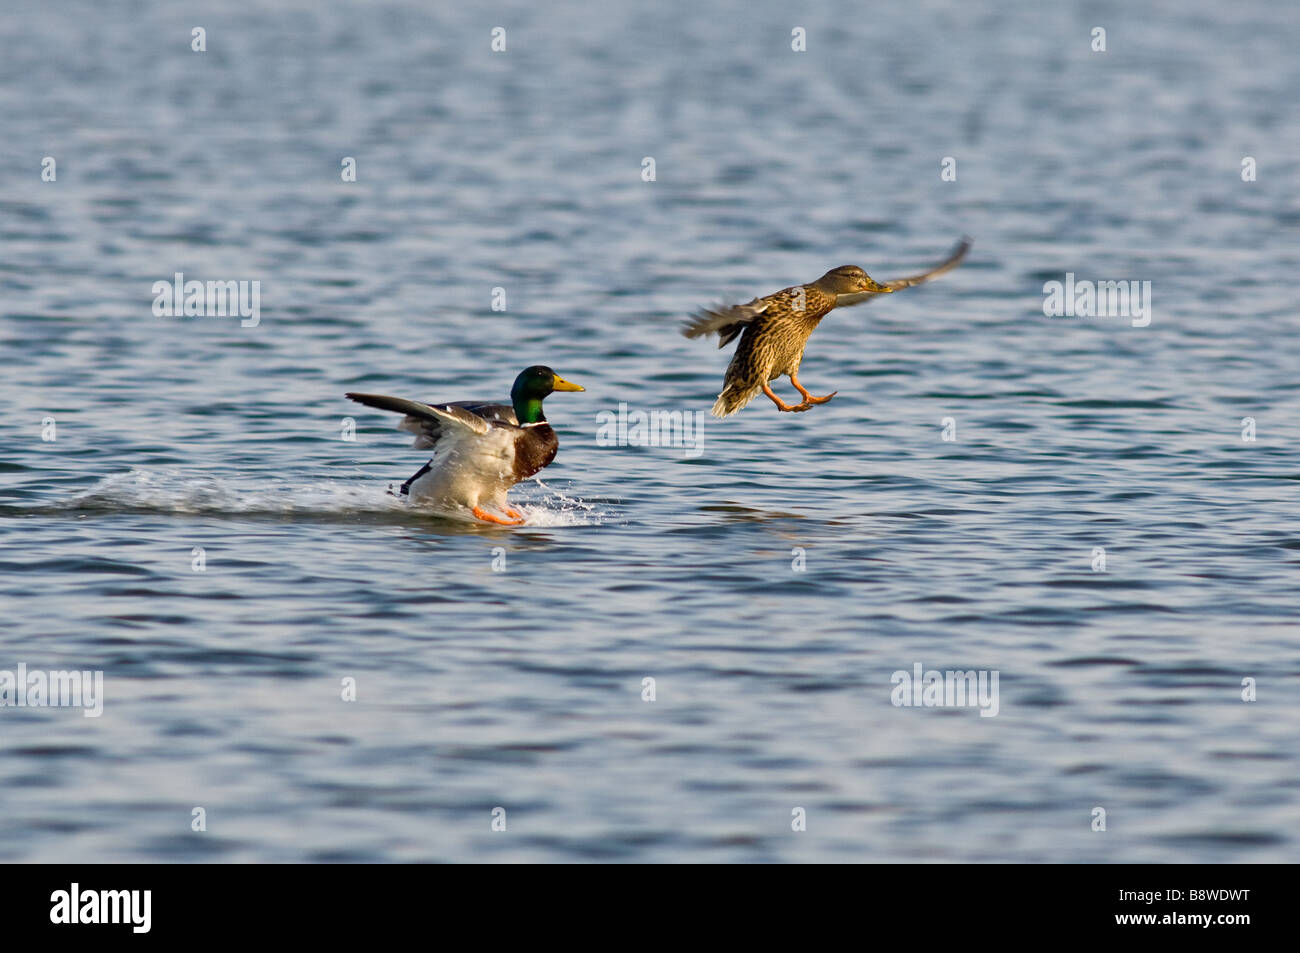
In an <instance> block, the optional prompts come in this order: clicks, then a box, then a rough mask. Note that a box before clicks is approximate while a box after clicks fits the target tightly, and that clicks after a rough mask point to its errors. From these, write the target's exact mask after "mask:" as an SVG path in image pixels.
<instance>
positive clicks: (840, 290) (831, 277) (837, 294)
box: [682, 239, 970, 417]
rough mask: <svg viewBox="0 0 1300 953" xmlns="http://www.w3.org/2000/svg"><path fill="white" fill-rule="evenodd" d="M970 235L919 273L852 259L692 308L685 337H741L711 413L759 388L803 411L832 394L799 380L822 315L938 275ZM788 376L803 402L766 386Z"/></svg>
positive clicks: (737, 405) (736, 405) (719, 413)
mask: <svg viewBox="0 0 1300 953" xmlns="http://www.w3.org/2000/svg"><path fill="white" fill-rule="evenodd" d="M969 248H970V239H962V241H961V243H960V244H958V246H957V247H956V249H954V251H953V253H952V254H951V255H949V256H948V258H947V259H945V260H944V261H943V262H942V263H940V264H939V265H937V266H936V267H934V268H932V269H930V270H929V271H926V272H924V273H922V274H919V275H913V276H912V277H909V278H899V279H896V280H894V281H889V282H884V283H880V282H877V281H875V280H873V279H872V278H871V277H870V276H869V275H867V273H866V272H865V271H863V270H862V269H861V268H859V267H857V266H856V265H841V266H840V267H839V268H832V269H831V270H830V271H828V272H826V274H824V275H822V277H820V278H818V279H817V280H816V281H814V282H812V283H810V284H806V285H796V286H794V287H791V288H784V289H782V290H781V291H778V292H776V293H775V294H770V295H767V296H766V297H763V298H755V299H754V300H753V301H750V302H748V303H747V304H738V305H731V306H725V307H720V308H713V309H706V310H702V311H699V312H697V313H696V314H695V315H693V316H692V320H691V321H689V322H687V324H686V327H685V328H684V329H683V331H682V333H683V334H685V335H686V336H687V337H689V338H694V337H700V336H702V335H705V334H714V333H716V334H717V335H718V337H719V341H718V347H726V345H727V344H729V343H731V341H732V340H734V339H735V338H736V336H737V335H739V336H740V343H739V345H737V347H736V353H735V355H733V356H732V359H731V363H730V364H729V365H728V366H727V372H726V375H725V377H724V382H725V383H724V386H723V388H722V393H720V394H719V395H718V399H717V402H716V403H714V405H713V415H714V416H715V417H727V416H730V415H731V414H734V413H735V412H736V411H738V410H740V409H741V408H742V407H744V406H745V405H746V404H748V403H749V402H750V401H751V400H753V399H754V397H755V396H757V395H758V394H759V393H762V392H765V393H767V396H768V397H770V398H771V399H772V401H773V402H774V403H776V405H777V408H778V409H779V410H785V411H804V410H809V409H811V408H812V407H813V406H815V405H817V404H824V403H826V401H828V400H830V399H831V397H834V396H835V394H834V393H832V394H830V395H828V396H826V397H813V396H812V395H811V394H809V393H808V391H806V390H805V389H804V387H803V385H802V384H800V383H799V365H800V363H801V362H802V361H803V352H804V348H805V347H806V346H807V344H808V338H809V336H810V335H811V334H812V333H813V331H815V330H816V329H817V325H818V324H820V323H821V320H822V318H824V317H826V315H827V314H829V313H830V312H831V311H832V310H834V309H835V308H836V307H846V306H852V305H855V304H860V303H862V302H863V301H866V300H867V299H868V298H873V297H875V296H876V295H878V294H888V293H890V292H892V291H897V290H898V289H900V288H908V287H911V286H912V285H916V284H920V283H921V282H923V281H928V280H929V279H931V278H934V277H936V276H937V275H941V274H943V273H944V272H946V271H949V270H950V269H952V268H955V267H956V266H957V264H958V263H959V262H960V261H961V260H962V258H964V257H965V255H966V252H967V250H968V249H969ZM782 376H788V377H789V378H790V380H791V383H793V384H794V386H795V388H796V389H798V390H799V392H800V393H801V394H802V395H803V398H804V399H803V402H802V403H800V404H797V405H794V406H790V405H787V404H786V403H785V402H784V401H782V400H781V399H780V398H779V397H777V396H776V394H775V393H774V392H772V390H771V389H770V387H769V386H768V382H769V381H772V380H775V379H776V378H778V377H782Z"/></svg>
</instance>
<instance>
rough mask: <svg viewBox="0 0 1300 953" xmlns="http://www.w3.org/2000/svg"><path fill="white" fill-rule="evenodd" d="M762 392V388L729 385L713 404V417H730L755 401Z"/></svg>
mask: <svg viewBox="0 0 1300 953" xmlns="http://www.w3.org/2000/svg"><path fill="white" fill-rule="evenodd" d="M760 390H762V388H761V387H746V386H745V385H743V384H741V385H737V384H728V385H727V386H726V387H724V388H723V389H722V393H721V394H719V395H718V399H717V400H716V401H714V402H713V416H715V417H730V416H731V415H732V414H734V413H735V412H736V411H738V410H740V409H741V408H742V407H744V406H745V405H746V404H748V403H749V402H750V401H751V400H753V399H754V397H755V395H756V394H758V392H759V391H760Z"/></svg>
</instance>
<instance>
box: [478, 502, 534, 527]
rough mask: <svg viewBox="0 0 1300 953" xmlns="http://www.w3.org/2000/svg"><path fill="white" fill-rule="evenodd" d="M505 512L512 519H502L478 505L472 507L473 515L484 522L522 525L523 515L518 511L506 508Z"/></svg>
mask: <svg viewBox="0 0 1300 953" xmlns="http://www.w3.org/2000/svg"><path fill="white" fill-rule="evenodd" d="M506 513H507V514H509V515H510V516H511V517H513V519H502V518H501V517H500V516H497V515H496V514H495V513H489V512H488V511H487V510H485V509H483V508H482V507H480V506H476V507H474V515H475V516H477V517H478V518H479V519H481V520H482V521H483V522H485V523H496V524H498V525H499V526H522V525H523V522H524V517H523V515H522V514H521V513H518V512H516V511H515V510H506Z"/></svg>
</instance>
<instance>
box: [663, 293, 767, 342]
mask: <svg viewBox="0 0 1300 953" xmlns="http://www.w3.org/2000/svg"><path fill="white" fill-rule="evenodd" d="M771 303H772V302H771V301H769V300H765V299H763V298H755V299H754V300H753V301H749V302H746V303H745V304H733V305H719V306H718V307H716V308H702V309H700V310H699V311H696V312H695V313H694V314H693V315H691V320H689V321H687V322H686V324H685V327H683V328H682V334H684V335H686V337H688V338H698V337H702V336H704V335H706V334H713V333H715V332H716V333H717V334H718V336H719V338H720V339H721V340H719V341H718V347H726V346H727V344H728V343H729V342H730V341H731V339H732V338H734V337H735V336H736V335H737V334H739V333H740V332H741V331H743V330H744V329H745V325H746V324H748V323H749V322H750V321H753V320H754V319H755V318H756V317H758V316H759V315H760V314H762V313H763V312H764V311H766V310H767V309H768V306H769V305H770V304H771Z"/></svg>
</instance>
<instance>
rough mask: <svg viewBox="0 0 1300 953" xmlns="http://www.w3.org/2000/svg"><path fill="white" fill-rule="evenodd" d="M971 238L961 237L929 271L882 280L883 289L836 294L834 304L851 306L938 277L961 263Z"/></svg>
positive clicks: (968, 248) (845, 306)
mask: <svg viewBox="0 0 1300 953" xmlns="http://www.w3.org/2000/svg"><path fill="white" fill-rule="evenodd" d="M970 246H971V240H970V239H969V238H966V237H963V238H962V240H961V241H959V242H958V243H957V247H956V248H954V249H953V250H952V254H951V255H949V256H948V257H947V258H945V259H944V260H943V261H941V262H939V264H937V265H935V266H934V267H933V268H931V269H930V270H929V271H923V272H921V274H919V275H912V276H911V277H908V278H895V279H894V280H893V281H882V282H881V285H882V286H884V288H885V289H886V290H884V291H855V292H853V293H852V294H846V295H836V296H835V306H836V307H839V308H851V307H852V306H853V305H855V304H862V302H864V301H870V300H871V299H872V298H875V297H877V296H879V295H883V294H889V293H890V292H891V291H898V290H899V289H900V288H910V287H912V285H919V284H924V283H925V282H927V281H929V280H930V279H931V278H938V277H939V276H940V275H942V274H943V273H944V272H947V271H952V270H953V269H954V268H956V267H957V266H958V265H960V264H961V260H962V259H963V258H965V257H966V253H967V252H968V251H970Z"/></svg>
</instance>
